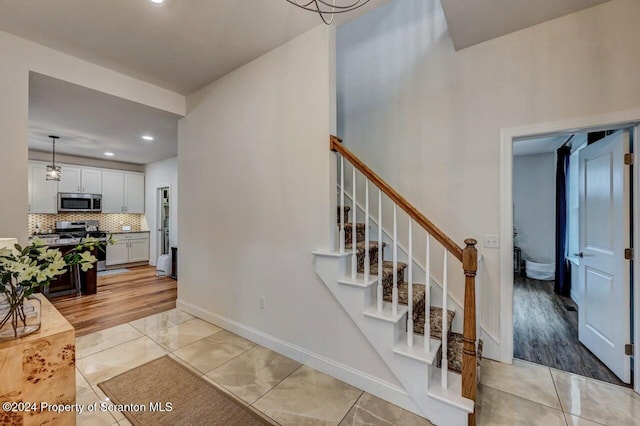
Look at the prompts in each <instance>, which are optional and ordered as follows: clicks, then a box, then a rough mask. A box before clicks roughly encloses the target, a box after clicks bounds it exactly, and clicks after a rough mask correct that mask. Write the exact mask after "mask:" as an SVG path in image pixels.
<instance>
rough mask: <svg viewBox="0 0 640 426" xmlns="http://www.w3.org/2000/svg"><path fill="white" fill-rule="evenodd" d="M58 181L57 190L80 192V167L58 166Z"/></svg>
mask: <svg viewBox="0 0 640 426" xmlns="http://www.w3.org/2000/svg"><path fill="white" fill-rule="evenodd" d="M60 167H61V174H60V182H59V183H58V191H59V192H82V191H81V190H80V188H81V184H80V181H81V179H82V175H81V173H82V169H81V168H80V167H74V166H60Z"/></svg>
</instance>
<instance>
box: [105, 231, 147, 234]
mask: <svg viewBox="0 0 640 426" xmlns="http://www.w3.org/2000/svg"><path fill="white" fill-rule="evenodd" d="M104 232H106V233H107V234H114V235H116V234H139V233H141V232H146V233H149V232H151V231H104Z"/></svg>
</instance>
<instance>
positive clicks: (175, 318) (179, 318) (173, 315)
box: [167, 309, 195, 324]
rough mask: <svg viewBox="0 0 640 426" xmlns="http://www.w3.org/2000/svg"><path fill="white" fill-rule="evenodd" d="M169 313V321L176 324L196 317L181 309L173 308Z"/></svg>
mask: <svg viewBox="0 0 640 426" xmlns="http://www.w3.org/2000/svg"><path fill="white" fill-rule="evenodd" d="M167 315H168V316H169V321H171V322H172V323H174V324H180V323H182V322H185V321H189V320H191V319H194V318H195V317H194V316H193V315H191V314H188V313H186V312H184V311H181V310H180V309H171V310H170V311H167Z"/></svg>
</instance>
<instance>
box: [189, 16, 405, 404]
mask: <svg viewBox="0 0 640 426" xmlns="http://www.w3.org/2000/svg"><path fill="white" fill-rule="evenodd" d="M333 34H334V33H333V29H332V28H331V27H325V26H319V27H317V28H315V29H313V30H311V31H309V32H307V33H305V34H303V35H302V36H300V37H298V38H296V39H295V40H292V41H290V42H289V43H287V44H285V45H283V46H281V47H279V48H277V49H275V50H274V51H272V52H270V53H268V54H266V55H264V56H262V57H260V58H258V59H256V60H254V61H253V62H251V63H249V64H247V65H245V66H243V67H241V68H239V69H238V70H236V71H234V72H232V73H230V74H228V75H226V76H225V77H223V78H221V79H220V80H218V81H216V82H214V83H212V84H211V85H209V86H207V87H206V88H204V89H202V90H201V91H200V92H198V93H196V94H194V95H192V96H189V98H188V100H187V105H188V114H187V116H186V117H185V118H184V119H182V120H181V122H180V126H179V143H178V170H179V172H178V175H179V181H178V186H179V189H180V205H179V218H178V226H179V228H180V235H179V238H178V248H179V265H178V271H179V272H178V275H179V278H178V279H179V283H180V285H179V287H178V306H180V307H182V308H186V309H187V310H189V311H191V312H195V313H197V314H198V315H199V316H201V317H203V318H205V319H209V320H211V321H213V322H215V323H218V324H222V325H225V327H228V328H230V329H231V330H233V331H234V332H237V333H240V334H242V335H244V336H247V337H249V338H251V339H253V340H255V341H258V342H260V343H261V344H263V345H266V346H269V347H271V348H274V349H276V350H278V351H280V352H283V353H286V354H287V355H288V356H291V357H293V358H295V359H298V360H301V361H303V362H307V363H310V364H311V365H312V366H314V367H316V368H319V369H321V370H323V371H327V372H330V373H331V374H333V375H335V376H338V377H341V378H343V379H346V380H349V379H353V378H354V377H360V378H363V377H366V379H363V380H365V381H368V382H367V383H369V384H371V383H374V382H376V383H377V385H378V386H380V385H381V384H385V383H386V384H388V383H392V384H393V385H397V381H396V379H395V377H394V376H393V375H392V373H391V372H390V371H389V370H388V368H387V367H386V365H385V364H384V363H383V361H382V360H380V359H379V357H378V356H377V354H376V353H375V350H373V348H372V347H371V346H370V345H369V343H368V342H367V340H366V339H365V338H364V337H363V336H362V334H361V333H360V331H359V330H358V329H357V328H356V326H355V325H354V324H353V322H352V321H351V320H350V318H349V317H348V315H347V314H346V313H345V312H344V311H343V310H342V308H341V307H340V305H339V304H338V302H337V301H336V300H335V299H334V298H333V297H332V295H331V293H330V292H329V291H328V289H327V288H326V287H325V285H324V284H323V283H322V281H321V280H320V279H319V278H318V277H317V275H316V273H315V267H314V258H313V255H312V251H314V250H316V249H328V248H332V247H334V246H333V244H334V243H333V241H332V238H333V236H334V234H335V188H336V186H335V185H336V179H335V154H333V153H331V152H330V151H329V134H330V133H332V132H334V131H335V127H334V125H335V124H334V123H335V116H333V115H332V114H333V113H332V111H334V106H333V100H334V96H335V94H334V93H335V87H334V86H333V83H332V81H333V72H334V68H333V55H334V53H333V52H334V48H333ZM332 199H333V202H332V201H331V200H332ZM332 206H333V207H332ZM332 221H333V224H332ZM260 296H264V297H265V298H266V309H264V310H262V309H260V308H259V305H258V300H259V297H260ZM356 370H357V371H360V372H364V374H362V373H359V372H356V373H355V374H354V371H356ZM345 376H349V377H345ZM352 382H353V381H352ZM365 385H366V384H360V386H363V387H364V386H365ZM384 386H387V385H384ZM384 386H383V387H384ZM404 395H405V396H406V394H404Z"/></svg>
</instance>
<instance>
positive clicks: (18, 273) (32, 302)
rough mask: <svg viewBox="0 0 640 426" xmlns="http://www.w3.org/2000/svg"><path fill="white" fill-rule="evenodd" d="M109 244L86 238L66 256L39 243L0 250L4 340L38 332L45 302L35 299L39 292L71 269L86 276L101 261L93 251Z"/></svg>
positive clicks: (0, 310) (0, 325)
mask: <svg viewBox="0 0 640 426" xmlns="http://www.w3.org/2000/svg"><path fill="white" fill-rule="evenodd" d="M106 244H107V242H104V241H99V240H97V239H95V238H85V239H82V240H80V242H79V243H78V244H77V245H76V246H75V247H73V248H72V249H71V250H69V251H68V252H67V253H66V254H64V255H63V254H62V253H61V252H60V250H58V249H51V248H49V247H48V246H46V245H45V244H44V242H42V241H41V240H37V239H36V240H34V241H33V242H31V243H30V244H29V245H27V246H25V247H21V246H20V245H19V244H16V245H15V249H10V248H0V340H5V339H15V338H18V337H22V336H26V335H27V334H31V333H34V332H36V331H38V330H39V329H40V312H41V302H40V299H39V298H37V297H35V296H33V293H34V292H35V291H36V289H38V288H40V287H43V286H47V285H49V283H51V281H53V280H55V279H56V277H58V276H59V275H62V274H64V273H65V272H67V270H68V268H71V267H78V268H80V269H81V270H82V271H84V272H86V271H88V270H89V269H91V268H93V264H94V263H96V261H97V259H96V257H95V256H93V255H92V254H91V251H92V250H93V249H99V250H104V247H105V245H106ZM3 299H4V300H3Z"/></svg>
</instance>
